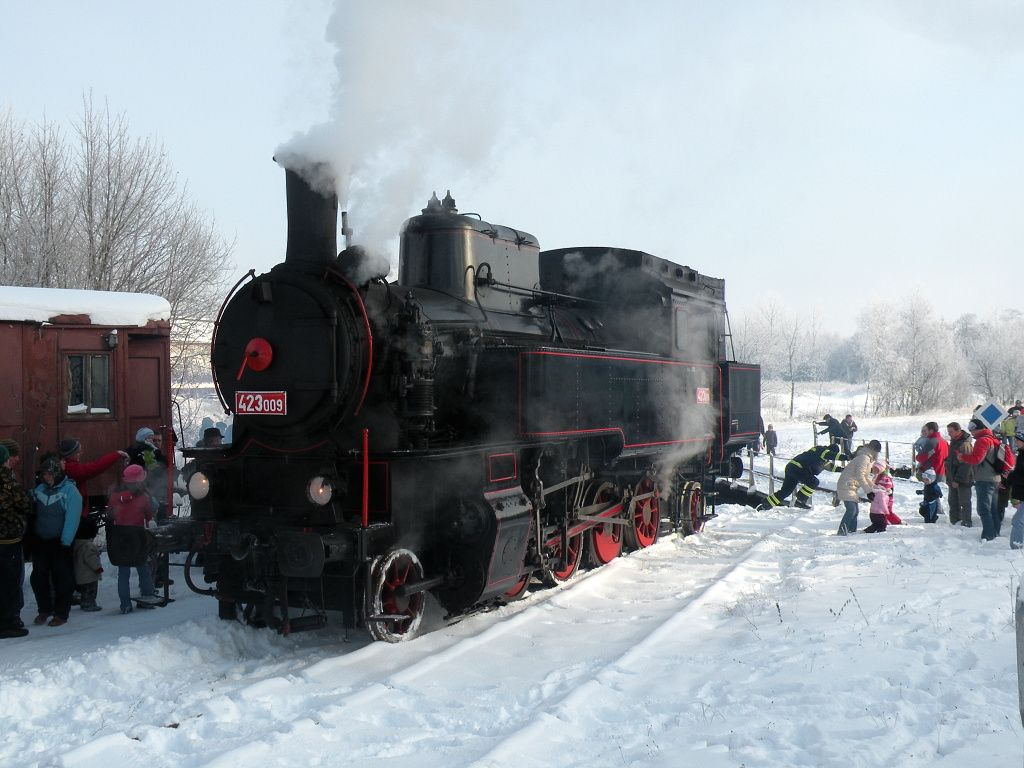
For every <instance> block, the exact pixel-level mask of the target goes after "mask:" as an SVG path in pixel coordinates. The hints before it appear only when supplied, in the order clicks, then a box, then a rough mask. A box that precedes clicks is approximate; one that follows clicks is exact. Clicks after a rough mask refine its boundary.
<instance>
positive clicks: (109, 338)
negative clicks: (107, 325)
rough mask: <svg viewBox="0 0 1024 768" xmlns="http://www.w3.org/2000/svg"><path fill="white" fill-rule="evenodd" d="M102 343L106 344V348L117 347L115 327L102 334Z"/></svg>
mask: <svg viewBox="0 0 1024 768" xmlns="http://www.w3.org/2000/svg"><path fill="white" fill-rule="evenodd" d="M103 343H104V344H106V345H107V349H117V328H115V329H114V330H112V331H111V332H110V333H108V334H106V335H104V337H103Z"/></svg>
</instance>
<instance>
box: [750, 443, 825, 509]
mask: <svg viewBox="0 0 1024 768" xmlns="http://www.w3.org/2000/svg"><path fill="white" fill-rule="evenodd" d="M842 458H843V454H842V449H841V448H840V447H839V446H838V445H836V444H834V443H833V444H832V445H819V446H815V447H814V448H811V449H810V450H808V451H804V452H803V453H801V454H798V455H797V456H795V457H794V458H792V459H790V461H789V463H788V464H787V465H786V475H785V478H784V479H783V481H782V487H781V488H779V490H778V492H776V493H772V494H769V496H768V498H767V499H765V500H764V502H763V503H762V504H761V505H760V506H759V507H758V509H774V508H775V507H777V506H779V505H780V504H782V502H784V501H785V500H786V497H787V496H789V494H791V493H792V492H793V489H794V488H796V489H797V491H796V502H795V503H794V504H795V506H797V507H800V509H810V508H811V505H810V504H809V503H808V501H809V499H810V498H811V495H812V494H813V493H814V489H815V488H817V487H818V474H819V473H820V472H821V471H822V470H823V469H827V470H829V471H830V472H831V471H833V470H835V468H836V462H838V461H841V460H842Z"/></svg>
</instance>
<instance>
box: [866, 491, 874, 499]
mask: <svg viewBox="0 0 1024 768" xmlns="http://www.w3.org/2000/svg"><path fill="white" fill-rule="evenodd" d="M874 498H875V492H874V491H868V501H872V500H873V499H874Z"/></svg>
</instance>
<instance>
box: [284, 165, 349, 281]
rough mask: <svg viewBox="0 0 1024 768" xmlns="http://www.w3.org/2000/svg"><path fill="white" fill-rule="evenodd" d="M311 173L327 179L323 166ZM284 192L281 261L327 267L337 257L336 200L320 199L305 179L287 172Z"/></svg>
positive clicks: (315, 168) (329, 196)
mask: <svg viewBox="0 0 1024 768" xmlns="http://www.w3.org/2000/svg"><path fill="white" fill-rule="evenodd" d="M311 173H312V174H313V175H314V176H317V177H319V178H330V177H331V174H330V170H329V168H328V167H327V166H326V165H324V164H319V165H317V166H314V167H313V169H312V171H311ZM284 175H285V192H286V195H287V198H288V248H287V250H286V251H285V257H284V260H285V261H286V262H287V263H289V264H300V263H302V264H309V265H320V264H329V263H331V262H333V261H334V259H335V258H337V256H338V234H337V229H338V196H337V195H336V194H334V193H333V192H332V193H330V194H329V195H323V194H321V193H320V192H317V191H316V190H315V189H313V187H311V186H310V184H309V182H307V181H306V179H305V178H303V177H302V176H300V175H299V174H298V173H296V172H295V171H293V170H291V169H290V168H286V169H285V171H284Z"/></svg>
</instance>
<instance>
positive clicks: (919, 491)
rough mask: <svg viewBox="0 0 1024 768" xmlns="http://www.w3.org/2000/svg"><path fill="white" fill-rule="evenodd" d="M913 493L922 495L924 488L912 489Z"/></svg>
mask: <svg viewBox="0 0 1024 768" xmlns="http://www.w3.org/2000/svg"><path fill="white" fill-rule="evenodd" d="M914 493H916V494H917V495H918V496H924V488H918V489H917V490H916V491H914Z"/></svg>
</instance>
